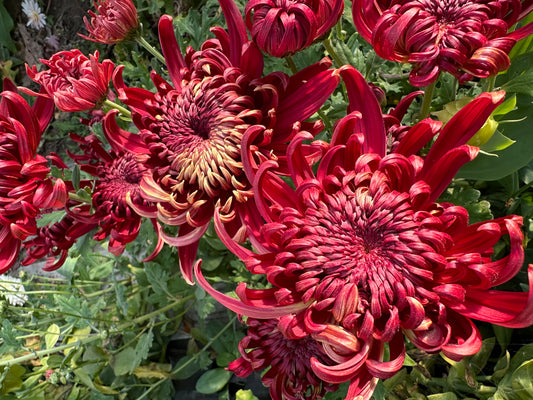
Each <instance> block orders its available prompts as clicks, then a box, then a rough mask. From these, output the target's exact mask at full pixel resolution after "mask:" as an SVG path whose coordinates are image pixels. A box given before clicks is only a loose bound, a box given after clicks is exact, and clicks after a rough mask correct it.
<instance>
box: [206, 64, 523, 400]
mask: <svg viewBox="0 0 533 400" xmlns="http://www.w3.org/2000/svg"><path fill="white" fill-rule="evenodd" d="M340 74H341V76H342V77H343V79H344V81H345V83H346V89H347V92H348V97H349V100H350V106H349V114H348V115H347V116H346V117H344V118H342V119H341V120H339V121H338V122H337V123H336V125H335V129H334V133H333V138H332V141H331V146H330V148H329V150H328V151H327V152H326V153H325V155H324V156H323V158H322V159H321V161H320V164H319V165H318V168H317V169H316V172H313V171H314V170H313V169H312V168H311V167H310V166H309V165H308V164H307V163H304V162H302V161H303V160H304V156H305V153H304V152H302V147H301V146H302V142H303V140H306V139H308V137H309V136H308V135H306V134H304V133H300V134H298V135H297V137H296V138H294V139H293V142H292V143H291V145H290V148H289V152H288V164H289V169H290V171H291V177H292V182H293V183H294V188H293V187H291V185H289V184H288V183H286V182H285V181H284V180H283V179H281V178H280V177H279V176H277V174H275V173H273V171H275V169H274V167H275V162H273V161H267V162H265V163H264V164H263V165H262V166H261V167H260V169H259V172H258V174H257V176H256V179H255V181H254V196H255V199H256V204H257V209H258V210H259V212H260V215H257V216H256V218H253V219H252V218H250V220H249V224H250V225H249V229H250V234H251V237H252V240H251V242H252V244H253V246H254V249H255V251H250V250H248V249H246V248H244V247H241V246H240V245H238V244H236V243H235V242H234V241H232V240H231V238H230V237H229V236H228V234H227V233H226V232H225V231H224V229H223V226H222V224H221V223H220V220H219V219H218V218H217V217H215V227H216V229H217V232H218V233H219V236H220V237H221V239H222V240H223V242H224V243H225V244H226V245H227V246H228V248H229V249H230V250H232V251H233V252H234V253H235V254H236V255H237V256H238V257H239V258H241V259H242V260H243V261H244V263H245V265H246V267H247V268H248V269H249V270H250V271H251V272H252V273H254V274H263V275H265V276H266V278H267V279H268V282H270V284H271V288H268V289H261V290H257V289H256V290H254V289H248V288H246V287H245V285H241V286H239V287H238V288H237V294H238V296H239V299H240V300H236V299H234V298H230V297H228V296H226V295H223V294H221V293H219V292H216V291H215V290H213V288H212V287H210V286H209V285H208V284H207V282H206V280H205V278H203V277H202V275H201V274H200V271H199V268H197V269H196V271H197V278H198V282H199V283H200V284H201V285H202V286H203V287H205V288H206V290H208V291H209V292H210V293H211V294H213V295H214V296H215V298H216V299H217V300H219V301H220V302H221V303H222V304H224V305H226V306H227V307H229V308H231V309H232V310H233V311H235V312H237V313H239V314H243V315H247V316H250V317H253V318H261V319H268V318H277V317H280V316H285V318H288V317H287V316H291V315H295V316H294V318H297V320H296V323H295V324H294V328H293V329H294V331H295V332H299V331H305V332H307V333H308V334H309V335H311V337H312V338H314V339H315V340H317V341H318V342H320V343H321V344H322V346H323V349H324V351H325V353H326V354H327V355H328V357H329V358H330V359H332V360H334V361H335V365H327V364H324V363H323V362H321V361H320V360H318V359H315V358H311V365H312V368H313V371H314V372H315V373H316V375H317V376H318V377H319V378H320V379H321V380H323V381H326V382H330V383H334V384H336V383H341V382H344V381H350V382H351V384H350V389H349V395H348V398H354V397H355V396H357V395H361V396H363V398H364V399H369V398H370V397H371V394H372V391H373V388H374V387H375V384H376V383H377V380H378V378H388V377H391V376H392V375H394V374H395V373H396V372H397V371H398V370H399V369H400V368H401V366H402V364H403V362H404V358H405V347H404V340H405V339H404V337H407V338H408V339H409V340H410V342H411V343H412V344H413V345H415V346H416V347H418V348H419V349H422V350H424V351H426V352H429V353H435V352H443V353H444V354H445V355H446V356H448V357H449V358H451V359H453V360H460V359H461V358H463V357H464V356H467V355H471V354H474V353H476V352H477V351H478V350H479V349H480V347H481V335H480V333H479V331H478V329H477V328H476V326H475V325H474V323H473V322H472V321H471V318H474V319H478V320H482V321H488V322H490V323H494V324H498V325H502V326H507V327H524V326H528V325H530V324H532V323H533V313H532V310H533V288H530V292H529V293H522V292H520V293H513V292H503V291H497V290H493V289H491V288H492V287H493V286H497V285H500V284H502V283H504V282H507V281H508V280H509V279H511V278H512V277H513V276H514V275H516V274H517V273H518V271H519V270H520V269H521V267H522V264H523V261H524V251H523V248H522V239H523V235H522V232H521V230H520V227H521V225H522V218H521V217H519V216H509V217H503V218H498V219H494V220H490V221H485V222H482V223H476V224H472V225H469V224H468V213H467V211H466V210H465V209H464V208H463V207H460V206H455V205H453V204H450V203H437V202H436V200H437V198H438V197H439V195H440V194H441V193H442V192H443V191H444V189H445V188H446V187H447V185H448V184H449V183H450V181H451V179H452V178H453V177H454V175H455V173H456V172H457V170H458V169H459V168H460V166H461V165H463V164H464V163H466V162H468V161H470V160H472V159H473V158H474V157H475V156H476V154H477V152H478V148H475V147H471V146H468V145H466V142H467V141H468V140H469V139H470V137H471V136H472V135H473V134H474V133H475V132H476V131H477V130H478V129H479V128H480V127H481V126H482V125H483V123H484V122H485V120H486V119H487V117H488V116H489V115H490V114H491V112H492V111H493V110H494V109H495V108H496V106H497V105H498V104H499V103H501V102H502V101H503V97H504V94H503V92H494V93H484V94H482V95H480V96H478V97H477V98H476V99H474V100H473V101H472V102H471V103H469V104H468V105H467V106H466V107H465V108H463V109H462V110H461V111H459V113H457V114H456V115H455V116H454V117H453V118H452V119H451V120H450V121H449V122H448V123H447V124H446V125H445V126H444V127H442V129H441V126H442V124H441V123H439V122H436V121H432V120H429V119H426V120H423V121H421V122H420V123H418V124H416V125H415V126H413V127H411V128H410V129H409V130H408V131H407V132H406V133H404V135H403V137H402V139H401V141H400V143H399V144H398V145H397V146H396V149H395V150H394V151H390V150H387V143H386V129H385V124H384V121H383V117H382V114H381V110H380V108H379V105H378V104H377V101H376V98H375V96H374V94H373V93H372V90H371V89H370V87H369V86H368V85H367V84H366V82H365V81H364V78H363V77H362V76H361V75H360V74H359V73H358V72H357V71H356V70H355V69H354V68H352V67H343V68H342V69H341V72H340ZM436 134H438V137H437V139H436V141H435V143H434V144H433V145H432V147H431V149H430V150H429V152H428V154H427V156H425V157H421V156H418V155H417V153H418V152H419V151H420V150H421V149H422V148H423V147H424V146H425V145H426V144H427V143H428V142H429V141H430V140H431V139H432V138H433V137H434V136H435V135H436ZM504 236H506V237H508V239H509V242H510V254H509V255H508V256H506V257H504V258H502V259H500V260H492V258H491V256H492V254H493V247H494V245H495V244H496V243H497V242H498V241H499V240H500V239H501V238H502V237H504ZM529 276H530V286H531V285H533V267H531V268H530V270H529ZM300 313H304V317H303V318H300V317H298V315H300ZM386 347H388V354H389V356H388V357H389V358H388V359H384V352H385V348H386Z"/></svg>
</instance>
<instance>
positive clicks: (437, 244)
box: [265, 170, 451, 321]
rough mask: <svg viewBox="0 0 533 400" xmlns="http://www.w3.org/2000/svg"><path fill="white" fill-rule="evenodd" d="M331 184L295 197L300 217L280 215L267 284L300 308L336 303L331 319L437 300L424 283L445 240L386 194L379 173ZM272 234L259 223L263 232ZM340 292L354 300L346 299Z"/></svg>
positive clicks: (404, 200)
mask: <svg viewBox="0 0 533 400" xmlns="http://www.w3.org/2000/svg"><path fill="white" fill-rule="evenodd" d="M334 180H335V181H337V182H338V185H336V186H335V187H334V188H331V187H329V186H328V187H325V188H321V189H318V188H316V187H311V188H308V189H307V190H306V191H303V192H301V193H300V202H301V203H303V204H305V209H304V211H303V212H300V211H298V210H295V209H292V208H286V209H283V210H281V211H280V217H279V222H280V223H281V224H277V225H276V227H278V230H277V232H276V233H275V235H274V236H273V240H274V241H275V242H276V244H277V247H278V251H277V255H276V256H275V258H274V262H273V265H272V268H268V269H267V276H268V279H269V281H270V282H271V283H272V284H273V285H275V286H277V287H280V288H288V289H289V290H290V292H291V293H295V294H296V293H297V294H298V297H300V298H301V300H302V301H304V302H308V301H315V302H318V304H320V303H322V304H323V305H322V306H320V307H321V309H323V308H324V307H333V306H332V304H333V303H336V304H337V305H336V306H335V307H336V308H337V309H338V310H341V311H339V313H338V314H335V312H334V314H335V318H337V319H338V320H339V321H340V320H343V319H344V317H345V316H346V315H347V314H350V313H353V312H357V313H359V314H362V315H364V314H365V313H366V312H369V313H370V314H371V315H372V317H373V318H374V319H375V320H377V319H379V318H381V317H382V316H383V317H385V319H387V318H386V316H387V315H389V313H391V312H392V310H393V309H394V308H396V309H397V311H401V310H402V309H404V308H405V307H407V306H408V304H407V301H406V297H411V298H416V299H419V301H420V302H421V303H424V304H427V303H428V302H434V301H437V300H438V297H437V296H436V295H434V293H432V292H431V285H430V284H429V285H428V284H427V283H426V282H431V280H432V278H433V275H434V272H435V271H436V270H437V269H438V268H442V267H443V265H445V262H446V261H445V258H444V257H443V256H442V255H441V254H442V253H443V252H444V251H445V250H446V249H447V248H449V246H450V245H451V241H450V238H449V236H448V235H447V234H444V233H442V232H438V231H435V230H433V229H430V228H427V227H424V226H423V225H422V224H421V223H420V221H419V220H418V218H420V217H418V215H417V213H416V212H415V211H414V210H413V208H412V206H411V202H410V196H409V194H408V193H400V192H397V191H394V190H391V189H390V187H392V186H393V183H392V182H391V181H390V178H389V177H388V176H386V175H385V174H384V173H382V172H380V171H379V170H378V171H374V172H368V171H361V172H356V173H349V174H340V175H339V176H337V177H335V178H334ZM332 181H333V178H332ZM280 226H281V227H282V228H281V229H280V228H279V227H280ZM272 229H275V227H274V226H268V225H267V227H266V228H265V233H266V232H272ZM270 235H272V233H270ZM424 286H426V287H427V288H428V289H427V290H426V288H425V287H424ZM348 288H352V289H353V290H354V291H355V293H356V294H353V293H352V294H351V295H346V294H345V292H346V290H348ZM285 290H286V289H285ZM343 293H344V294H343ZM282 294H283V290H281V291H280V292H279V295H280V296H281V295H282ZM354 299H355V300H354ZM341 305H342V306H341ZM394 312H395V313H396V311H394Z"/></svg>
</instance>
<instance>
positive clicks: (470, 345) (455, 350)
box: [442, 311, 481, 361]
mask: <svg viewBox="0 0 533 400" xmlns="http://www.w3.org/2000/svg"><path fill="white" fill-rule="evenodd" d="M448 318H449V319H451V320H453V324H452V325H451V326H452V337H451V340H450V342H448V344H446V345H444V346H442V353H443V354H444V355H445V356H446V357H449V358H451V359H452V360H455V361H460V360H462V359H463V358H464V357H466V356H471V355H473V354H476V353H477V352H478V351H479V350H480V349H481V334H480V333H479V330H478V329H477V327H476V326H475V325H474V323H473V322H472V321H471V320H470V319H468V318H465V317H463V316H462V315H458V314H457V313H455V312H453V311H448Z"/></svg>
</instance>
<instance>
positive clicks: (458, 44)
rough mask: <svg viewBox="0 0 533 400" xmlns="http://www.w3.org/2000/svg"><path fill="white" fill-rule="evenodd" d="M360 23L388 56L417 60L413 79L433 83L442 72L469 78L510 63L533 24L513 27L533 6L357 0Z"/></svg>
mask: <svg viewBox="0 0 533 400" xmlns="http://www.w3.org/2000/svg"><path fill="white" fill-rule="evenodd" d="M352 3H353V8H352V13H353V19H354V23H355V27H356V28H357V30H358V31H359V33H360V34H361V36H362V37H363V38H364V39H365V40H367V41H368V42H369V43H371V44H372V46H373V47H374V50H375V51H376V53H377V54H378V55H379V56H380V57H382V58H384V59H387V60H392V61H398V62H402V63H411V64H413V65H414V67H413V70H412V71H411V74H410V82H411V84H412V85H414V86H418V87H420V86H427V85H429V84H430V83H432V82H434V81H435V80H436V79H437V77H438V75H439V73H440V72H441V71H445V72H449V73H450V74H452V75H454V76H455V77H457V78H458V79H459V81H460V82H464V81H467V80H469V79H471V78H472V77H473V76H475V77H480V78H486V77H488V76H494V75H496V74H497V73H498V72H501V71H504V70H506V69H507V68H508V67H509V57H508V54H509V52H510V51H511V49H512V48H513V46H514V45H515V43H516V42H517V41H518V40H520V39H522V38H524V37H526V36H528V35H530V34H531V33H533V23H529V24H527V25H526V26H524V27H522V28H520V29H518V30H516V31H514V32H510V33H509V30H510V29H511V28H512V27H513V26H514V25H515V24H516V23H517V22H518V21H520V20H521V19H522V18H524V17H525V16H526V15H527V14H528V13H529V12H530V11H531V10H533V1H531V0H525V1H520V0H498V1H493V0H475V1H474V0H399V1H396V0H394V1H393V0H377V1H376V0H352Z"/></svg>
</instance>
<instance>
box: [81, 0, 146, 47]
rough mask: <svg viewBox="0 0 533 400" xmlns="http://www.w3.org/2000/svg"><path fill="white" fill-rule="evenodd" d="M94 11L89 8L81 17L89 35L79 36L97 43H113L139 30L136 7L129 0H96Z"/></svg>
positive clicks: (132, 35) (127, 37)
mask: <svg viewBox="0 0 533 400" xmlns="http://www.w3.org/2000/svg"><path fill="white" fill-rule="evenodd" d="M94 7H95V8H96V11H97V12H96V13H95V12H94V11H91V10H89V11H88V13H89V16H90V17H91V19H90V20H89V19H88V18H87V17H83V22H84V23H85V27H86V28H87V31H88V32H89V35H88V36H86V35H82V34H79V35H80V36H81V37H83V38H85V39H88V40H92V41H94V42H98V43H106V44H113V43H118V42H122V41H124V40H129V39H131V38H133V37H134V36H135V35H137V33H138V32H139V18H138V16H137V9H136V8H135V5H134V4H133V2H132V1H131V0H98V1H95V2H94Z"/></svg>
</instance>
